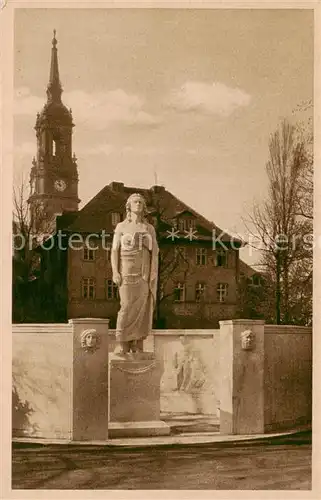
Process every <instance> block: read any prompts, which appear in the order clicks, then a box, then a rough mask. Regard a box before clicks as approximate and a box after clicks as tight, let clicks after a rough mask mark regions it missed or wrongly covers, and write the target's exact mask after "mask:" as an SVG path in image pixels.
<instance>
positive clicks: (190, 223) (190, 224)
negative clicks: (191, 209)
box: [178, 219, 195, 231]
mask: <svg viewBox="0 0 321 500" xmlns="http://www.w3.org/2000/svg"><path fill="white" fill-rule="evenodd" d="M178 228H179V230H180V231H189V230H190V229H193V230H194V229H195V220H194V219H180V220H179V221H178Z"/></svg>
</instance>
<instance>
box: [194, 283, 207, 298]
mask: <svg viewBox="0 0 321 500" xmlns="http://www.w3.org/2000/svg"><path fill="white" fill-rule="evenodd" d="M204 296H205V283H197V284H196V287H195V300H196V302H201V300H202V299H204Z"/></svg>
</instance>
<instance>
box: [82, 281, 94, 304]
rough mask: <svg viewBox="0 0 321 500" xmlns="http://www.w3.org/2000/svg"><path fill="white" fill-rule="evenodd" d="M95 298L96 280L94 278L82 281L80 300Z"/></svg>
mask: <svg viewBox="0 0 321 500" xmlns="http://www.w3.org/2000/svg"><path fill="white" fill-rule="evenodd" d="M95 296H96V280H95V278H83V279H82V298H83V299H89V300H90V299H94V298H95Z"/></svg>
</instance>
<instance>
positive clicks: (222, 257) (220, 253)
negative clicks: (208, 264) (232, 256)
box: [215, 248, 227, 267]
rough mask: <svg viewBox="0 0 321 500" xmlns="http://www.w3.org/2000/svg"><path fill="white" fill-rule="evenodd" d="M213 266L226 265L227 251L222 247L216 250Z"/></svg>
mask: <svg viewBox="0 0 321 500" xmlns="http://www.w3.org/2000/svg"><path fill="white" fill-rule="evenodd" d="M215 266H216V267H227V252H226V250H223V249H222V248H219V249H218V250H216V255H215Z"/></svg>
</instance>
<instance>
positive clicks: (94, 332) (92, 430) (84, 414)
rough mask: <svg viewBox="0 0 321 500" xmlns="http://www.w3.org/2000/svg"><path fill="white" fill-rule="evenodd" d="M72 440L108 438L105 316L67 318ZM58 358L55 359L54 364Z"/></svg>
mask: <svg viewBox="0 0 321 500" xmlns="http://www.w3.org/2000/svg"><path fill="white" fill-rule="evenodd" d="M69 323H70V324H71V325H72V335H73V351H72V352H73V360H72V386H71V393H72V439H73V440H74V441H94V440H106V439H108V323H109V320H108V319H98V318H79V319H71V320H69ZM58 362H59V360H57V363H58Z"/></svg>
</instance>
